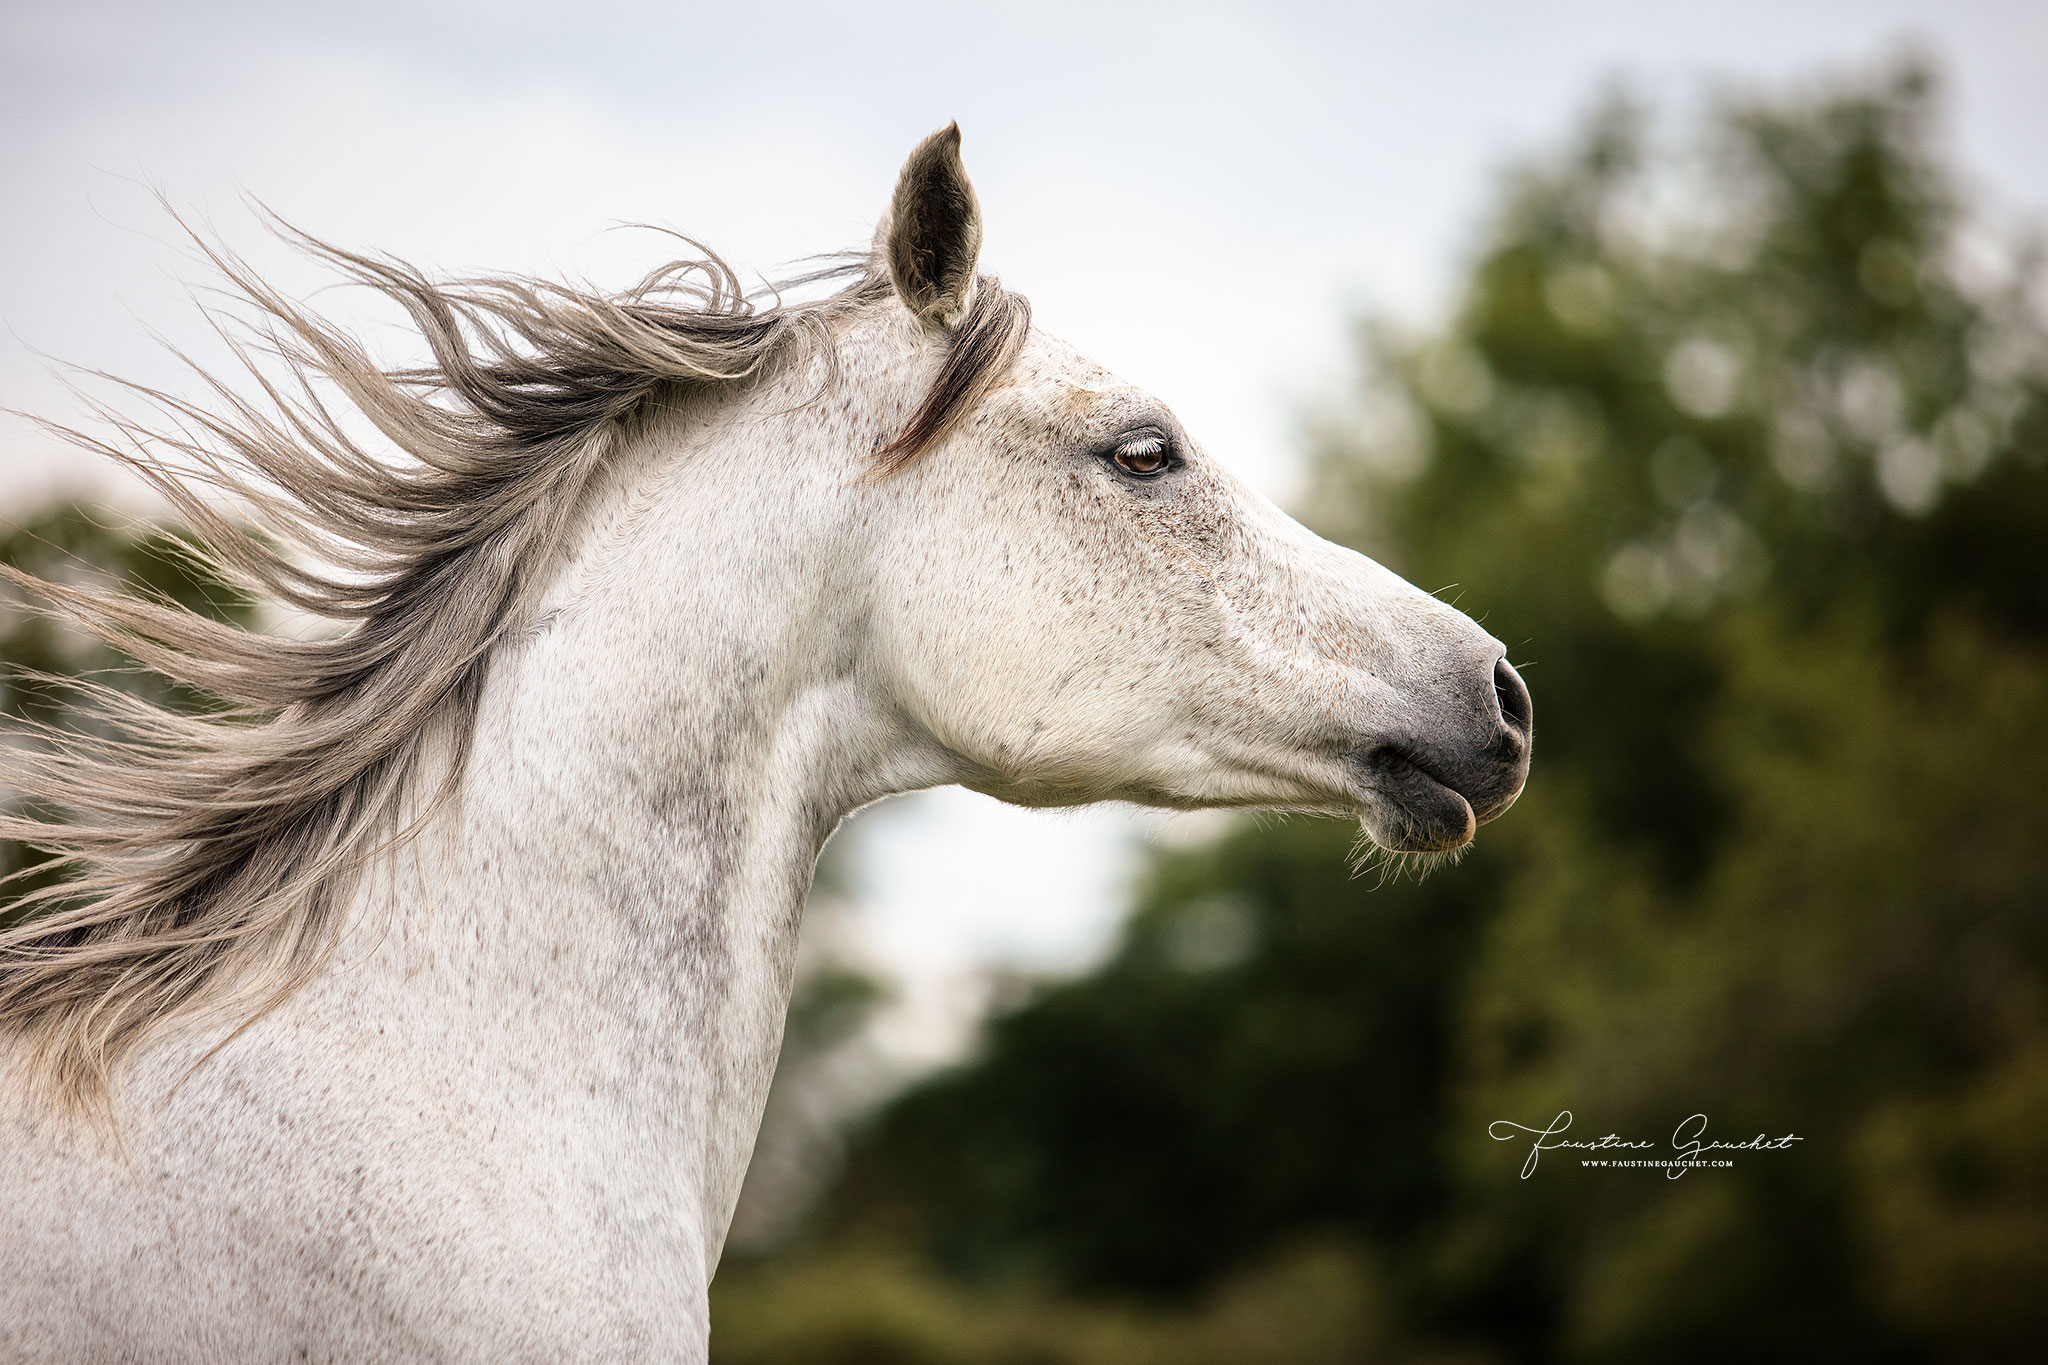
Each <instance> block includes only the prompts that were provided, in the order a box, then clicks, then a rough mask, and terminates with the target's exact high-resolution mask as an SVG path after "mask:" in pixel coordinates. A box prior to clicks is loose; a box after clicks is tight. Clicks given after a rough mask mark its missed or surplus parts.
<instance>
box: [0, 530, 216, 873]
mask: <svg viewBox="0 0 2048 1365" xmlns="http://www.w3.org/2000/svg"><path fill="white" fill-rule="evenodd" d="M117 520H118V519H117V518H114V517H112V516H110V515H109V514H108V513H106V512H103V511H94V510H92V509H90V508H87V507H84V506H76V505H66V506H58V507H54V508H52V509H50V510H48V511H46V512H43V513H42V514H40V515H38V516H35V517H33V518H31V519H29V520H26V521H22V522H19V523H15V524H12V525H10V526H8V527H7V528H6V529H5V530H4V531H0V564H7V565H10V566H12V567H14V568H17V569H21V570H24V571H26V572H28V573H30V574H33V575H35V576H36V577H38V578H44V579H49V580H52V581H55V582H78V581H81V580H92V581H98V582H110V581H119V582H124V583H127V584H128V585H130V586H131V587H134V588H136V589H138V590H140V591H142V592H144V593H146V594H151V595H155V596H158V597H163V598H167V599H170V600H173V601H176V602H179V603H182V604H183V605H185V606H188V607H191V608H194V609H195V610H199V611H203V612H205V613H207V614H208V615H209V616H212V617H213V618H214V619H216V620H221V621H233V622H236V623H238V624H243V625H246V624H248V623H249V621H250V620H251V619H252V616H253V609H252V606H251V604H250V601H249V599H248V597H247V596H246V595H244V594H243V593H241V592H240V591H239V590H237V589H235V588H233V587H231V586H229V585H228V584H226V583H224V582H222V581H221V580H220V579H219V578H218V577H217V576H216V575H214V574H212V573H210V572H209V571H207V570H206V569H204V568H203V567H201V566H200V565H198V564H197V563H195V562H194V561H193V560H192V559H191V557H190V556H188V555H186V554H184V553H183V552H182V551H180V550H179V548H178V544H177V541H176V538H175V536H174V535H173V534H172V533H171V532H169V531H167V530H164V529H160V528H153V527H147V526H145V527H143V528H141V529H140V530H126V529H121V528H120V527H119V526H117V525H116V522H117ZM66 678H90V679H93V680H94V681H97V682H101V683H105V684H107V685H109V686H114V687H119V688H121V689H123V690H124V691H128V692H131V693H135V694H136V695H139V696H144V697H147V698H148V699H149V700H151V701H154V702H157V703H158V704H160V705H170V706H177V707H179V708H181V709H187V710H190V709H194V708H197V707H200V706H202V705H204V704H205V699H204V698H203V697H202V696H200V695H199V694H198V693H196V692H193V691H192V690H191V689H189V688H185V687H181V686H179V685H177V684H174V683H171V682H170V681H168V680H167V679H165V678H163V677H162V676H160V675H158V674H155V673H151V672H148V671H146V670H143V669H138V668H134V667H132V666H131V661H130V660H128V659H127V658H126V657H125V656H123V655H122V654H121V653H120V652H119V651H118V650H115V649H112V648H110V647H108V646H107V645H105V644H103V643H101V642H100V641H98V640H96V639H94V638H92V637H91V636H88V635H86V634H84V633H83V632H81V631H78V630H75V629H72V628H71V627H69V626H67V625H65V624H64V623H63V622H61V621H60V620H58V619H56V618H55V617H52V616H49V615H46V614H43V613H41V612H39V611H37V610H35V609H33V607H32V605H31V604H30V603H28V602H26V601H25V600H24V599H23V597H22V595H21V592H20V590H19V589H17V588H15V587H14V586H13V585H12V584H10V583H7V582H6V581H4V580H0V716H4V717H6V718H8V719H10V720H29V721H34V722H37V723H40V724H44V725H55V726H58V727H59V728H64V729H71V728H75V727H77V726H80V725H90V724H92V723H93V720H92V715H91V712H90V709H89V708H78V707H76V706H75V705H74V702H75V700H76V699H75V698H74V697H73V696H72V695H70V694H69V693H68V692H67V690H66V689H65V688H64V687H63V686H62V680H63V679H66ZM27 742H33V741H32V740H30V739H29V738H27V737H26V736H25V735H24V734H22V733H21V732H20V731H18V730H17V731H15V732H14V733H10V734H7V735H4V736H0V743H27ZM8 797H9V794H8V793H7V792H5V791H0V801H5V800H7V799H8ZM41 862H42V857H41V855H39V854H37V853H36V852H35V851H34V850H32V849H29V848H25V847H23V846H22V845H20V844H18V843H14V842H12V841H10V840H5V839H0V877H5V876H8V875H10V874H13V873H17V872H24V871H25V870H26V869H27V868H29V867H33V866H38V865H40V864H41ZM34 881H35V876H34V874H33V873H29V874H27V875H26V876H25V877H24V882H26V883H29V884H33V882H34ZM10 889H13V888H10ZM22 889H26V887H25V886H24V887H23V888H22Z"/></svg>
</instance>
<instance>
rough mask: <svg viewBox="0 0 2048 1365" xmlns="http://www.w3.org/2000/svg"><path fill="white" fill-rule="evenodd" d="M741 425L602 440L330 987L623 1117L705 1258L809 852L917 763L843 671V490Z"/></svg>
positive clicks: (849, 622) (883, 710)
mask: <svg viewBox="0 0 2048 1365" xmlns="http://www.w3.org/2000/svg"><path fill="white" fill-rule="evenodd" d="M801 425H802V421H801V419H800V418H784V419H780V421H779V426H780V427H781V428H787V429H789V430H786V432H785V434H786V435H787V436H788V438H789V439H790V440H792V441H796V440H799V439H801V435H802V433H801V430H800V429H796V428H800V427H801ZM764 439H765V440H766V442H767V444H768V445H769V446H770V447H771V448H772V447H773V446H774V445H776V444H777V443H778V441H779V440H780V437H778V436H775V435H773V434H772V433H771V432H767V431H765V430H764V428H763V426H762V425H761V424H760V423H758V422H757V423H755V424H753V425H752V426H750V428H749V430H748V439H747V441H746V445H747V448H748V449H747V453H746V457H745V458H744V459H742V458H741V457H740V454H739V453H738V452H736V451H735V450H734V449H733V443H732V442H731V441H729V440H726V439H725V432H724V430H723V429H722V427H721V426H720V425H719V424H716V423H713V424H710V425H709V426H708V427H706V426H704V425H703V424H702V423H699V425H698V427H697V428H696V429H692V428H690V427H688V426H687V425H681V424H671V426H670V427H669V428H666V429H663V430H659V431H655V432H650V433H648V434H646V435H645V436H643V437H642V438H641V439H639V440H638V441H637V442H635V443H633V444H632V445H630V446H629V447H628V448H626V449H622V450H621V451H619V452H618V455H617V458H616V459H615V460H614V461H613V465H614V467H615V468H614V473H613V475H612V476H611V477H610V478H609V479H608V480H607V481H606V484H605V486H604V487H603V488H601V489H599V490H597V491H596V492H595V493H594V495H593V497H592V499H591V505H590V507H589V509H588V512H587V515H586V516H585V518H584V522H585V525H584V529H583V531H582V533H581V534H580V536H579V537H578V544H577V547H576V552H575V553H574V554H573V555H571V556H570V557H569V560H568V562H567V563H565V565H564V566H562V569H561V571H560V572H559V573H558V574H557V576H556V581H555V582H554V584H553V586H552V587H551V588H550V589H549V591H548V592H547V594H546V597H545V600H544V602H543V604H542V608H541V610H540V611H539V612H538V614H537V617H536V625H535V626H534V628H533V629H532V630H531V631H529V632H528V634H527V635H526V636H525V637H523V638H522V639H520V640H519V641H517V642H515V643H513V644H510V645H509V646H508V647H507V648H506V650H505V652H504V654H503V655H502V656H501V657H498V658H495V659H494V660H493V662H492V670H491V676H490V680H489V683H488V684H487V686H486V689H485V696H484V698H483V701H482V704H481V706H480V708H479V713H478V715H477V720H476V728H475V733H474V739H473V747H472V749H471V752H470V754H469V757H468V761H467V763H466V765H465V768H464V771H463V775H462V778H461V782H460V786H459V788H458V791H457V793H456V796H455V798H454V799H453V800H451V801H449V802H448V803H447V804H446V805H445V806H443V807H441V808H440V809H439V810H438V812H437V813H436V815H435V816H434V817H433V818H432V820H431V822H430V823H429V824H428V826H427V827H426V828H425V829H424V830H423V832H422V833H421V835H420V836H419V837H418V838H417V839H416V840H414V841H413V842H412V843H411V844H409V845H407V846H406V847H405V848H403V849H402V850H401V851H399V852H398V853H396V854H394V855H392V856H391V857H390V858H388V859H387V860H386V861H385V862H384V863H383V864H381V865H379V866H377V867H375V868H373V869H371V872H370V874H369V875H368V876H366V877H365V878H364V881H363V890H362V892H361V895H362V897H363V899H364V901H365V904H364V905H363V906H362V907H361V913H360V914H359V915H358V916H357V922H358V924H359V925H360V928H359V931H358V937H357V939H356V940H355V941H354V943H353V944H352V947H353V949H354V951H353V952H347V953H345V954H344V956H345V957H354V958H355V959H356V960H357V961H358V962H360V964H361V965H360V968H359V969H358V970H357V972H354V973H352V972H350V971H348V970H346V969H345V970H342V971H338V972H337V973H335V974H334V975H333V978H332V979H337V980H338V979H343V978H346V977H349V976H351V975H355V976H356V979H357V980H358V981H359V982H361V983H362V986H361V988H362V989H364V990H368V991H371V992H373V993H375V994H376V995H377V996H378V997H379V998H378V1000H377V1001H376V1002H374V1003H375V1004H377V1005H381V1006H382V1007H383V1008H385V1009H388V1010H391V1011H395V1012H398V1013H401V1014H403V1015H405V1016H406V1017H407V1018H408V1019H409V1020H410V1021H411V1022H413V1023H414V1024H415V1025H416V1026H417V1027H418V1028H420V1029H421V1031H422V1032H424V1033H425V1034H427V1035H428V1036H438V1037H439V1038H440V1039H441V1040H443V1041H442V1044H441V1045H443V1046H448V1047H451V1048H454V1049H456V1055H460V1056H464V1057H466V1058H472V1059H474V1060H473V1063H472V1064H471V1067H472V1070H473V1072H474V1074H475V1076H476V1083H477V1084H479V1085H480V1086H484V1087H492V1088H499V1089H506V1090H511V1091H516V1092H518V1093H521V1094H523V1095H525V1096H527V1097H528V1102H530V1103H532V1104H535V1105H539V1106H541V1107H543V1108H546V1107H549V1106H553V1107H556V1108H559V1109H562V1110H564V1111H570V1110H573V1111H575V1113H574V1115H573V1116H572V1119H571V1121H594V1122H596V1123H598V1124H600V1125H602V1126H603V1127H604V1128H605V1129H606V1130H608V1131H614V1132H621V1133H631V1134H633V1135H634V1137H635V1139H636V1144H637V1149H638V1150H639V1151H641V1152H644V1153H645V1158H646V1159H647V1160H650V1161H658V1162H663V1163H666V1164H667V1177H666V1178H668V1179H669V1180H671V1181H674V1180H680V1181H682V1182H684V1183H686V1184H688V1185H690V1186H694V1188H695V1189H696V1190H697V1191H698V1194H699V1196H700V1201H701V1207H702V1215H703V1220H704V1226H705V1228H706V1239H707V1254H708V1255H709V1256H710V1257H711V1258H712V1259H714V1260H715V1257H716V1253H717V1248H718V1246H719V1245H720V1243H721V1242H722V1240H723V1235H724V1229H725V1226H726V1224H727V1221H728V1219H729V1217H730V1213H731V1209H732V1206H733V1204H734V1202H735V1201H736V1199H737V1197H738V1192H739V1185H740V1181H741V1178H742V1176H743V1175H744V1173H745V1169H746V1163H747V1159H748V1157H749V1155H750V1153H751V1150H752V1146H753V1140H754V1134H755V1131H756V1129H757V1127H758V1124H759V1119H760V1113H761V1108H762V1105H763V1104H764V1103H765V1100H766V1096H767V1089H768V1083H769V1080H770V1078H771V1076H772V1074H773V1071H774V1066H775V1060H776V1057H777V1054H778V1052H779V1049H780V1046H781V1037H782V1027H783V1017H784V1014H785V1012H786V1009H787V1006H788V1001H789V993H790V984H791V974H792V970H793V967H794V962H795V954H796V939H797V929H798V923H799V920H800V916H801V911H802V906H803V901H804V897H805V895H806V893H807V892H808V890H809V887H810V883H811V875H812V872H813V869H814V867H815V865H816V860H817V856H818V852H819V850H820V848H821V847H822V845H823V843H824V840H825V839H826V837H827V836H828V835H829V834H830V833H831V831H832V829H833V828H834V827H835V826H836V824H837V823H838V821H839V820H840V818H841V817H842V816H843V815H845V814H846V813H847V812H848V811H850V810H852V809H854V808H855V807H857V806H859V805H861V804H863V803H865V802H867V801H870V800H873V799H875V798H876V797H878V796H880V795H883V794H885V793H887V792H889V791H892V790H901V789H904V788H906V787H912V786H919V785H926V784H928V783H929V782H930V781H933V780H939V779H940V778H942V777H943V774H942V773H937V772H927V771H924V769H925V768H927V767H929V762H928V760H926V759H925V758H923V757H922V756H921V755H920V751H919V748H918V745H917V744H916V742H915V741H914V740H913V739H912V738H911V737H910V736H908V735H907V734H906V733H905V732H904V731H903V728H902V725H901V722H900V721H899V720H898V719H897V718H896V716H897V713H896V710H895V708H893V707H891V706H889V705H887V704H886V700H885V699H883V698H880V697H878V696H876V695H874V693H873V690H872V688H871V687H870V686H869V684H868V683H867V682H866V681H865V679H866V678H867V677H868V676H871V675H872V673H873V670H871V669H868V668H865V667H863V656H864V646H865V641H864V640H863V639H862V638H861V625H860V621H861V617H862V613H861V612H860V611H859V610H858V599H857V596H856V595H854V594H852V593H851V592H850V590H849V588H848V584H847V582H846V581H845V580H846V579H848V578H849V577H857V574H855V573H853V569H852V566H850V565H848V564H847V563H846V562H845V560H846V557H847V556H848V555H850V554H851V553H853V551H852V549H851V547H850V546H849V545H848V544H847V543H846V541H845V540H844V539H843V538H842V537H841V536H840V534H839V533H838V532H835V531H834V530H832V529H831V523H832V522H833V520H834V518H835V516H836V515H837V503H836V501H835V495H836V494H838V493H839V492H840V490H838V489H837V488H836V487H835V486H834V481H833V480H832V479H830V478H829V477H827V476H826V474H825V472H824V470H823V469H822V468H821V469H820V470H819V471H818V473H817V474H815V475H814V476H811V477H809V478H808V479H806V478H803V477H794V478H793V477H791V476H790V473H789V470H790V468H791V467H792V466H800V465H802V464H803V463H804V459H806V458H808V459H812V460H814V461H815V455H814V453H812V452H805V453H804V456H803V458H793V459H791V460H789V461H778V460H774V459H767V460H763V459H762V458H761V454H760V451H761V446H762V444H763V441H764ZM814 449H815V448H814ZM818 463H820V464H821V465H822V463H823V462H818ZM356 1003H358V1004H361V1003H363V1002H356ZM422 1041H423V1042H424V1041H425V1040H424V1039H422Z"/></svg>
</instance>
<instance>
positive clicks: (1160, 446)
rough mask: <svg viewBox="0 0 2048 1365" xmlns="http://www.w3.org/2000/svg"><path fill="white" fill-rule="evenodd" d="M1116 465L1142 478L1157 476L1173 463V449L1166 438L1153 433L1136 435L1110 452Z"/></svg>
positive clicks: (1127, 472) (1125, 471)
mask: <svg viewBox="0 0 2048 1365" xmlns="http://www.w3.org/2000/svg"><path fill="white" fill-rule="evenodd" d="M1110 458H1111V459H1113V460H1115V461H1116V467H1117V468H1118V469H1121V470H1123V471H1124V473H1126V474H1135V475H1137V476H1138V477H1139V478H1141V479H1150V478H1156V477H1158V476H1159V475H1161V474H1163V473H1165V472H1166V470H1167V468H1168V467H1169V466H1170V465H1171V464H1172V463H1173V451H1172V448H1171V447H1170V446H1168V445H1167V443H1166V438H1165V437H1163V436H1159V435H1156V434H1153V433H1147V434H1146V435H1143V436H1136V437H1133V438H1131V439H1130V440H1128V441H1125V442H1124V443H1123V444H1122V445H1120V446H1118V447H1117V448H1116V449H1115V450H1114V451H1112V452H1111V453H1110Z"/></svg>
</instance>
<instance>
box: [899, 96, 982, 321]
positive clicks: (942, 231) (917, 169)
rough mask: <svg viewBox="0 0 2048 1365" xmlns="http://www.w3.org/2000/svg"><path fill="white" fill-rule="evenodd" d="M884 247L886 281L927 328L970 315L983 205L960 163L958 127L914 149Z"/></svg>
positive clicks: (944, 130) (905, 167)
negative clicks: (887, 263)
mask: <svg viewBox="0 0 2048 1365" xmlns="http://www.w3.org/2000/svg"><path fill="white" fill-rule="evenodd" d="M883 231H884V234H885V240H884V242H883V243H882V246H883V250H884V251H885V252H886V254H887V256H888V261H889V277H890V278H891V279H892V280H894V281H895V284H896V293H897V296H898V297H900V298H901V299H902V300H903V302H904V304H905V306H907V307H908V308H909V309H910V311H911V312H912V313H915V314H916V315H917V317H918V319H919V320H920V321H921V322H924V323H925V324H927V325H928V326H939V327H951V326H953V325H954V324H955V323H957V322H959V321H960V319H961V318H963V317H965V316H966V314H967V306H968V304H969V303H970V302H971V301H972V299H973V293H974V262H975V260H976V258H977V257H979V256H980V255H981V205H980V204H979V203H977V202H976V201H975V198H974V186H973V185H971V184H969V183H968V181H967V168H966V167H965V166H963V165H961V164H960V125H959V124H957V123H949V124H947V125H946V126H945V127H943V128H941V129H939V131H938V132H936V133H933V134H932V135H931V136H930V137H928V138H926V139H925V140H924V141H923V142H920V143H918V144H917V150H916V151H914V152H912V153H911V154H910V160H908V161H906V162H904V163H903V174H902V175H901V176H900V177H898V178H897V181H896V197H895V198H894V199H892V200H890V201H889V220H888V222H887V223H886V224H885V225H884V227H883Z"/></svg>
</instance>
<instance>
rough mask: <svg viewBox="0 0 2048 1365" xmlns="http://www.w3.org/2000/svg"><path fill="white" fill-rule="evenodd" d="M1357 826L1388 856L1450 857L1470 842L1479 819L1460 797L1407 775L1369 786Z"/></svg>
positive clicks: (1414, 773)
mask: <svg viewBox="0 0 2048 1365" xmlns="http://www.w3.org/2000/svg"><path fill="white" fill-rule="evenodd" d="M1359 825H1360V826H1361V827H1362V828H1363V829H1364V830H1365V834H1366V837H1367V838H1369V839H1371V840H1372V841H1373V842H1374V843H1376V844H1378V845H1379V846H1380V847H1381V848H1383V849H1386V850H1387V851H1388V852H1390V853H1453V852H1456V851H1457V850H1459V849H1462V848H1464V847H1465V846H1466V845H1468V844H1470V843H1471V842H1472V836H1473V834H1475V833H1476V832H1477V831H1478V828H1479V820H1478V817H1477V816H1476V815H1475V814H1474V813H1473V810H1472V805H1471V803H1470V802H1468V801H1467V800H1466V799H1465V798H1464V797H1463V796H1461V795H1459V794H1458V793H1457V792H1455V791H1453V790H1451V789H1450V788H1449V787H1447V786H1445V785H1443V784H1442V783H1441V782H1438V781H1436V780H1435V779H1434V778H1432V777H1430V776H1428V775H1427V774H1426V773H1422V772H1420V771H1419V770H1411V771H1409V772H1405V773H1402V774H1399V775H1398V776H1396V777H1394V778H1393V779H1392V780H1387V779H1384V778H1383V779H1382V780H1380V781H1376V782H1374V783H1373V785H1372V788H1371V789H1370V791H1369V792H1368V794H1367V799H1366V801H1365V803H1364V808H1363V810H1362V811H1361V812H1360V816H1359Z"/></svg>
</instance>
